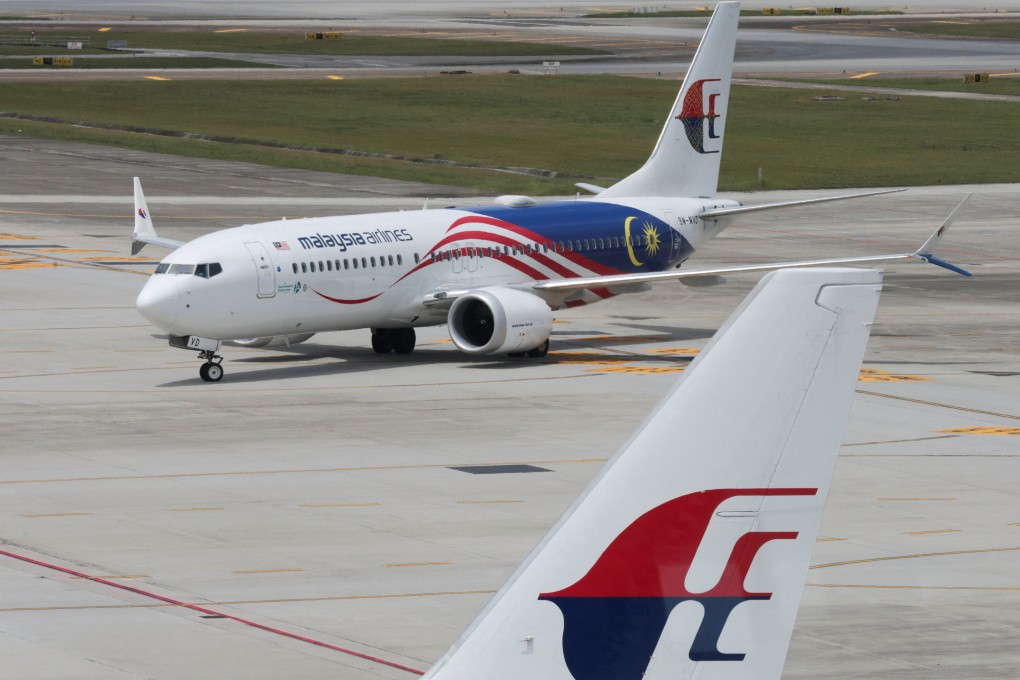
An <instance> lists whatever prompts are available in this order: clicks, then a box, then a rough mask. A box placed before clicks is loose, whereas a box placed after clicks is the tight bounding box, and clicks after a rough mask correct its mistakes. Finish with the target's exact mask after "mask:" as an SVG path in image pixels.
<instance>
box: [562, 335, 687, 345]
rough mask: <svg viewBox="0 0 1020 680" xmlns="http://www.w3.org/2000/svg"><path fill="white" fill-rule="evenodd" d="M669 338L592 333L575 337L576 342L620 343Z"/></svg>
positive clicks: (658, 340) (657, 340) (659, 340)
mask: <svg viewBox="0 0 1020 680" xmlns="http://www.w3.org/2000/svg"><path fill="white" fill-rule="evenodd" d="M663 340H669V338H668V337H666V336H665V335H592V336H590V337H587V338H577V339H576V342H614V343H616V344H622V343H625V342H662V341H663Z"/></svg>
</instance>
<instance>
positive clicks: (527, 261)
mask: <svg viewBox="0 0 1020 680" xmlns="http://www.w3.org/2000/svg"><path fill="white" fill-rule="evenodd" d="M734 205H737V204H736V203H735V202H733V201H727V200H721V199H677V198H658V199H631V200H626V201H612V202H610V201H604V200H599V199H597V198H596V199H588V200H576V201H565V202H557V203H549V204H540V205H536V206H532V207H521V208H513V207H505V206H484V207H477V208H474V209H464V210H460V209H441V210H419V211H406V212H404V211H402V212H389V213H376V214H367V215H350V216H341V217H317V218H309V219H300V220H282V221H277V222H266V223H262V224H252V225H245V226H242V227H236V228H233V229H226V230H223V231H218V232H215V233H212V234H208V235H206V236H202V237H200V238H198V239H195V240H194V241H191V242H190V243H187V244H185V245H183V246H182V247H180V248H179V249H177V250H175V251H174V252H172V253H171V254H170V255H168V256H167V257H166V258H165V259H164V260H163V262H162V264H161V265H160V267H159V268H158V269H157V273H156V274H154V275H153V276H152V277H151V278H150V279H149V281H148V282H147V283H146V285H145V287H144V289H143V290H142V292H141V293H140V295H139V296H138V303H137V304H138V309H139V310H140V311H141V313H142V314H143V315H144V316H145V317H146V318H147V319H149V320H150V321H151V322H152V323H153V324H154V325H156V326H158V327H159V328H161V329H162V330H165V331H167V332H169V333H172V334H175V335H182V336H184V335H196V336H202V337H206V338H213V339H218V340H232V339H241V338H254V337H263V336H277V335H287V334H304V333H316V332H323V331H333V330H348V329H355V328H369V327H370V328H401V327H413V326H430V325H437V324H442V323H445V321H446V310H445V308H442V307H438V308H437V307H429V306H426V305H425V304H424V302H423V300H424V297H425V296H427V295H429V294H435V293H436V292H441V291H444V290H470V289H472V288H476V287H487V286H507V287H520V286H523V285H527V284H530V283H533V282H535V281H540V280H547V279H559V278H573V277H590V276H598V275H601V274H613V273H632V272H651V271H662V270H665V269H668V268H671V267H676V266H679V264H680V263H681V262H683V261H684V260H685V259H686V258H687V257H689V256H690V254H691V253H692V252H693V251H694V250H695V249H696V248H697V247H698V245H699V244H700V243H702V242H703V241H705V240H706V239H708V238H710V237H712V236H714V235H715V234H716V233H718V231H719V230H720V229H721V228H722V227H721V225H720V222H719V221H718V220H710V221H703V220H701V219H700V218H699V217H698V215H699V214H700V213H702V212H703V211H705V210H710V209H716V208H723V207H730V206H734ZM609 295H610V294H609V293H608V292H607V291H604V290H603V291H600V290H595V291H587V290H585V291H580V292H579V293H577V294H575V295H573V296H572V297H571V298H570V299H567V300H565V301H564V305H565V306H574V305H577V304H586V303H590V302H594V301H597V300H599V299H601V298H603V297H608V296H609Z"/></svg>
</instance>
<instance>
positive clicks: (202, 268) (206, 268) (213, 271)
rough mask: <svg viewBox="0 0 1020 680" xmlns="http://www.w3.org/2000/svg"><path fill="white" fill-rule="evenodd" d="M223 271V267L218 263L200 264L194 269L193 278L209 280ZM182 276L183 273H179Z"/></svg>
mask: <svg viewBox="0 0 1020 680" xmlns="http://www.w3.org/2000/svg"><path fill="white" fill-rule="evenodd" d="M222 271H223V267H221V266H220V263H219V262H209V263H207V264H200V265H197V266H196V267H195V276H201V277H202V278H203V279H211V278H212V277H214V276H216V275H217V274H219V273H221V272H222ZM181 273H182V274H183V273H185V272H181Z"/></svg>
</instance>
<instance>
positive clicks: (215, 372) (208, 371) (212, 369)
mask: <svg viewBox="0 0 1020 680" xmlns="http://www.w3.org/2000/svg"><path fill="white" fill-rule="evenodd" d="M198 375H199V376H201V378H202V380H204V381H206V382H219V381H220V380H223V367H222V366H220V365H219V364H214V363H213V362H211V361H207V362H205V363H204V364H202V367H201V368H199V369H198Z"/></svg>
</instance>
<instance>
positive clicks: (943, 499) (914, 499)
mask: <svg viewBox="0 0 1020 680" xmlns="http://www.w3.org/2000/svg"><path fill="white" fill-rule="evenodd" d="M878 500H880V501H955V500H957V499H956V498H879V499H878Z"/></svg>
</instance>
